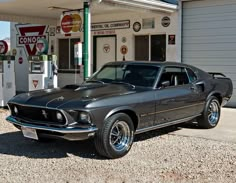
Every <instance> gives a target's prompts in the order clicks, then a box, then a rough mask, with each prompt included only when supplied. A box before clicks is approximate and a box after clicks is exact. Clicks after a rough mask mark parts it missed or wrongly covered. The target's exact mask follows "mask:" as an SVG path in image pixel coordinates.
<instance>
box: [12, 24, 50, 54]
mask: <svg viewBox="0 0 236 183" xmlns="http://www.w3.org/2000/svg"><path fill="white" fill-rule="evenodd" d="M16 29H17V31H18V33H19V35H17V46H18V47H24V49H25V51H26V53H27V54H28V55H36V54H37V48H36V43H37V42H38V40H40V39H48V32H47V29H48V27H47V26H45V25H39V26H32V25H31V26H29V25H20V24H19V25H16Z"/></svg>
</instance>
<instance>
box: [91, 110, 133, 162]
mask: <svg viewBox="0 0 236 183" xmlns="http://www.w3.org/2000/svg"><path fill="white" fill-rule="evenodd" d="M133 139H134V125H133V122H132V120H131V119H130V117H129V116H128V115H127V114H124V113H117V114H114V115H113V116H111V117H109V118H108V119H107V120H105V122H104V126H103V128H102V129H100V130H99V131H98V132H97V134H96V136H95V139H94V141H95V147H96V150H97V152H98V153H99V154H100V155H102V156H105V157H108V158H120V157H122V156H124V155H126V154H127V153H128V152H129V150H130V148H131V146H132V144H133Z"/></svg>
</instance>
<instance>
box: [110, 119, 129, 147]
mask: <svg viewBox="0 0 236 183" xmlns="http://www.w3.org/2000/svg"><path fill="white" fill-rule="evenodd" d="M132 138H133V137H132V135H131V131H130V128H129V125H128V124H127V123H126V122H125V121H116V122H115V123H114V125H113V126H112V128H111V131H110V137H109V142H110V145H111V147H112V148H113V149H114V150H115V151H124V150H126V149H129V148H130V145H131V144H132V141H133V140H132Z"/></svg>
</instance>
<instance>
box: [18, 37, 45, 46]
mask: <svg viewBox="0 0 236 183" xmlns="http://www.w3.org/2000/svg"><path fill="white" fill-rule="evenodd" d="M41 38H44V39H46V36H43V35H42V36H21V37H19V40H18V43H19V44H20V45H21V44H23V45H28V44H35V43H37V41H38V40H39V39H41Z"/></svg>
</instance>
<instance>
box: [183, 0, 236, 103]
mask: <svg viewBox="0 0 236 183" xmlns="http://www.w3.org/2000/svg"><path fill="white" fill-rule="evenodd" d="M182 16H183V19H182V26H183V27H182V61H183V62H184V63H187V64H191V65H195V66H197V67H200V68H202V69H203V70H205V71H208V72H222V73H224V74H225V75H226V76H228V77H230V78H231V79H232V81H233V84H234V90H235V92H234V95H233V97H232V99H231V102H230V104H229V105H231V106H235V107H236V1H235V0H223V1H222V0H203V1H189V2H183V11H182Z"/></svg>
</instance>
